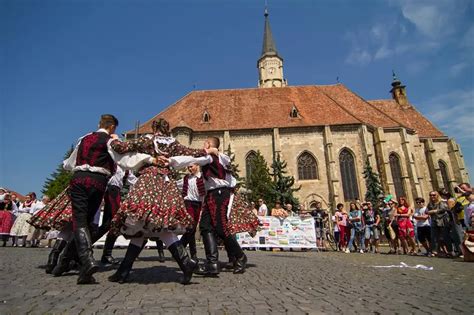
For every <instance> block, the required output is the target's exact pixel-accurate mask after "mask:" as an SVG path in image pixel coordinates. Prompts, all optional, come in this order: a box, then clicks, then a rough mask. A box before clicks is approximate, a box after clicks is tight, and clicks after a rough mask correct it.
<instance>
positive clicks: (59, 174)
mask: <svg viewBox="0 0 474 315" xmlns="http://www.w3.org/2000/svg"><path fill="white" fill-rule="evenodd" d="M73 150H74V147H73V146H71V148H69V150H67V152H66V154H65V155H64V159H67V158H68V157H69V156H70V155H71V153H72V151H73ZM71 177H72V173H71V172H69V171H66V170H65V169H63V164H62V163H61V164H59V165H58V167H57V168H56V171H54V172H53V173H52V174H51V175H50V177H49V178H47V179H46V181H45V183H44V184H43V189H42V190H41V192H42V193H43V194H44V195H47V196H48V197H50V198H51V199H54V198H56V196H57V195H59V194H60V193H61V192H62V191H63V190H64V189H66V187H67V186H68V185H69V181H70V180H71Z"/></svg>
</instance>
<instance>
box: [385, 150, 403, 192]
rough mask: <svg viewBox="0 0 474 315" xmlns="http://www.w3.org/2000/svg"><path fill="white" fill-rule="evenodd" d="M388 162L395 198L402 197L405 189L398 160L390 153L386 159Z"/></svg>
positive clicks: (396, 156)
mask: <svg viewBox="0 0 474 315" xmlns="http://www.w3.org/2000/svg"><path fill="white" fill-rule="evenodd" d="M388 159H389V161H390V170H391V172H392V180H393V185H394V186H395V195H397V197H404V196H406V194H405V189H404V188H403V182H402V168H401V166H400V158H399V157H398V155H397V154H395V153H391V154H390V156H389V157H388Z"/></svg>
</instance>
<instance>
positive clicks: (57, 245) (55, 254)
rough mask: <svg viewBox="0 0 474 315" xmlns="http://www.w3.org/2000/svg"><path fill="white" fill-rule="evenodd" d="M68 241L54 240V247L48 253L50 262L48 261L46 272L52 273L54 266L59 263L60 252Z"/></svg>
mask: <svg viewBox="0 0 474 315" xmlns="http://www.w3.org/2000/svg"><path fill="white" fill-rule="evenodd" d="M66 245H67V242H66V241H65V240H62V239H59V238H58V239H56V241H55V242H54V245H53V248H52V249H51V251H50V252H49V255H48V262H47V263H46V273H48V274H50V273H51V272H53V269H54V267H56V264H57V263H58V258H59V254H60V253H61V251H62V250H63V249H64V247H66Z"/></svg>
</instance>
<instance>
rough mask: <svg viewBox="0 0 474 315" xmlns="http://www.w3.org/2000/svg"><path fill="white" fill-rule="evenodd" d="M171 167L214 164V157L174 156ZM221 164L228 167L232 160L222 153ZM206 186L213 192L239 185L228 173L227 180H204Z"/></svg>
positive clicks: (171, 159)
mask: <svg viewBox="0 0 474 315" xmlns="http://www.w3.org/2000/svg"><path fill="white" fill-rule="evenodd" d="M169 163H170V166H172V167H174V168H177V169H179V168H183V167H186V166H189V165H191V164H199V165H201V166H203V165H206V164H210V163H212V157H211V156H210V155H206V156H202V157H198V158H195V157H192V156H174V157H171V158H170V162H169ZM219 163H221V164H222V165H223V166H224V167H226V168H227V167H228V166H229V165H230V158H229V157H228V156H227V155H225V154H222V153H219ZM204 184H205V186H206V190H212V189H217V188H222V187H235V185H236V184H237V180H236V179H235V178H234V176H232V174H231V173H230V172H228V173H226V178H225V179H219V178H213V177H210V178H207V179H206V180H204Z"/></svg>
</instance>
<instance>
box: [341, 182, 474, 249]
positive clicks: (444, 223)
mask: <svg viewBox="0 0 474 315" xmlns="http://www.w3.org/2000/svg"><path fill="white" fill-rule="evenodd" d="M455 193H456V196H453V195H451V194H450V193H449V192H448V191H447V190H446V189H441V190H439V191H431V192H430V193H429V196H428V197H429V199H428V202H426V201H425V199H424V198H422V197H418V198H416V199H415V203H416V204H415V206H412V205H410V204H409V202H408V200H407V199H406V198H405V197H399V198H398V199H397V200H396V199H394V198H392V196H391V195H389V196H384V195H380V196H379V202H378V204H377V205H376V206H375V207H374V205H372V203H371V202H368V201H367V202H360V201H354V202H350V203H349V211H347V210H346V209H345V206H344V204H342V203H340V204H338V205H337V207H336V211H335V213H334V217H333V222H334V238H335V239H336V241H337V243H338V250H340V251H343V252H346V253H350V252H360V253H366V252H369V251H372V252H374V253H379V252H380V250H379V241H380V238H381V236H382V235H383V236H384V238H385V239H386V240H387V242H388V245H389V251H388V254H408V255H426V256H429V257H435V256H437V257H448V258H451V257H463V255H464V253H465V249H466V248H464V246H463V244H465V243H466V239H467V244H469V242H470V241H469V239H468V238H469V237H471V238H472V230H473V227H474V225H473V221H474V195H473V194H472V188H471V186H470V185H469V184H468V183H462V184H460V185H458V186H457V187H456V188H455ZM470 235H471V236H470Z"/></svg>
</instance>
